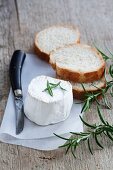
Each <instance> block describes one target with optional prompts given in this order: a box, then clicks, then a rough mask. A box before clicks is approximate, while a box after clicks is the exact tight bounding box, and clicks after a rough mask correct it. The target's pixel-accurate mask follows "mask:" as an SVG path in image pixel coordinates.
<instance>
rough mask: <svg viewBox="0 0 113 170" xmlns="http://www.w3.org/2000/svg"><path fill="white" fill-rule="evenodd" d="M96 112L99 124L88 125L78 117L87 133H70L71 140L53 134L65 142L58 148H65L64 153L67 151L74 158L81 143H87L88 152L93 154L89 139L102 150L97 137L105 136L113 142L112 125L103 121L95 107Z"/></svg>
mask: <svg viewBox="0 0 113 170" xmlns="http://www.w3.org/2000/svg"><path fill="white" fill-rule="evenodd" d="M97 111H98V116H99V119H100V121H101V123H100V124H89V123H87V122H86V121H85V120H84V119H83V118H82V117H81V116H80V119H81V121H82V122H83V124H84V125H86V126H87V127H88V131H87V132H80V133H75V132H70V133H71V134H72V135H73V137H71V138H64V137H62V136H59V135H57V134H54V135H55V136H57V137H59V138H61V139H64V140H65V141H66V143H65V144H64V145H62V146H60V148H66V153H67V152H68V151H69V150H71V152H72V154H73V156H74V157H76V156H75V151H76V148H77V147H78V146H79V145H80V144H81V142H87V144H88V148H89V151H90V153H91V154H93V152H92V149H93V148H92V147H91V145H90V140H91V138H93V139H94V140H95V142H96V144H97V145H98V146H99V147H100V148H101V149H103V146H102V144H101V143H100V142H99V137H101V135H102V134H104V135H106V136H107V137H108V138H109V139H110V140H112V141H113V125H110V124H109V123H108V122H107V121H106V120H104V118H103V116H102V113H101V111H100V108H99V107H97Z"/></svg>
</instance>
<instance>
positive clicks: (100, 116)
mask: <svg viewBox="0 0 113 170" xmlns="http://www.w3.org/2000/svg"><path fill="white" fill-rule="evenodd" d="M97 111H98V115H99V118H100V120H101V122H102V123H103V124H104V125H106V122H105V120H104V119H103V116H102V114H101V112H100V109H99V107H98V106H97Z"/></svg>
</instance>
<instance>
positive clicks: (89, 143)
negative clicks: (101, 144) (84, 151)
mask: <svg viewBox="0 0 113 170" xmlns="http://www.w3.org/2000/svg"><path fill="white" fill-rule="evenodd" d="M87 143H88V148H89V151H90V153H91V154H92V155H93V152H92V149H91V146H90V142H89V138H88V139H87Z"/></svg>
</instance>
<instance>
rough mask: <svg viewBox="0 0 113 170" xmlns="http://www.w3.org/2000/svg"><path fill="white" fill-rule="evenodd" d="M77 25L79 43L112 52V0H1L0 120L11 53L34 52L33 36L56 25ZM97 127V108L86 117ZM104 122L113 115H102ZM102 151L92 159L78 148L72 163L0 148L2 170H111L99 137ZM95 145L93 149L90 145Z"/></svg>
mask: <svg viewBox="0 0 113 170" xmlns="http://www.w3.org/2000/svg"><path fill="white" fill-rule="evenodd" d="M62 23H64V24H67V23H68V24H75V25H77V26H78V27H79V29H80V32H81V42H82V43H88V44H93V43H94V42H95V43H96V44H97V45H98V46H99V47H101V48H103V49H104V50H105V46H104V45H105V44H106V45H107V46H108V47H109V48H110V49H111V50H112V51H113V0H82V1H80V0H18V1H17V0H15V1H14V0H0V113H1V114H0V118H1V120H2V116H3V112H4V109H5V105H6V101H7V97H8V93H9V86H10V85H9V76H8V67H9V61H10V58H11V55H12V53H13V51H14V50H15V49H23V50H24V51H26V52H33V42H34V36H35V33H36V32H38V31H40V30H42V29H44V28H45V27H48V26H50V25H54V24H62ZM85 114H86V118H88V121H90V122H95V121H96V120H97V119H98V117H97V115H96V110H95V105H93V107H92V109H91V110H90V111H89V112H87V113H85ZM105 114H106V115H107V116H106V117H108V119H110V120H113V119H112V111H109V113H108V111H107V110H105ZM103 140H104V143H105V149H103V150H100V149H99V148H95V150H94V155H93V156H92V155H91V154H90V153H89V151H88V148H87V145H85V144H82V145H81V146H80V147H79V148H78V150H77V152H76V155H77V159H76V160H75V159H74V158H73V156H72V155H71V153H70V152H69V153H68V154H67V155H65V154H64V150H61V149H59V150H56V151H48V152H42V151H37V150H33V149H28V148H25V147H21V146H15V145H9V144H4V143H0V170H112V169H113V146H112V144H110V143H109V141H108V140H107V139H105V138H103ZM94 146H95V144H94Z"/></svg>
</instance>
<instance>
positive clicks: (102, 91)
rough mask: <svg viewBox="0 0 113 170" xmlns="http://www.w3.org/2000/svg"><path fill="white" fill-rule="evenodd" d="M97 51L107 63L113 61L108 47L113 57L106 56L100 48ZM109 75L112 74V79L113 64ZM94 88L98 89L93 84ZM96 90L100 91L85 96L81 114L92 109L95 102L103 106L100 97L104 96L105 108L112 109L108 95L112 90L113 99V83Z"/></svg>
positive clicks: (109, 82) (108, 82) (110, 82)
mask: <svg viewBox="0 0 113 170" xmlns="http://www.w3.org/2000/svg"><path fill="white" fill-rule="evenodd" d="M95 47H96V46H95ZM96 49H97V50H98V51H99V52H100V53H101V55H102V56H103V58H104V60H105V61H106V60H108V59H109V60H112V61H113V54H112V53H111V51H110V50H109V49H108V48H107V47H106V49H107V51H108V52H109V53H110V55H111V57H110V56H108V55H106V54H105V53H104V52H102V51H101V50H100V49H99V48H97V47H96ZM109 74H110V76H111V78H113V64H111V65H110V67H109ZM92 86H94V87H96V86H95V85H94V84H92ZM82 87H83V84H82ZM96 88H97V89H98V91H97V92H89V93H88V92H87V93H86V94H85V100H84V105H83V108H82V110H81V113H82V112H85V111H87V110H88V109H89V108H90V107H91V105H92V103H93V102H94V101H95V102H96V103H97V105H101V104H100V102H99V101H98V97H99V96H102V100H103V102H104V106H105V108H108V109H111V104H110V102H109V101H108V100H107V98H106V93H107V92H108V90H110V94H111V96H112V97H113V81H106V87H105V88H102V89H99V88H98V87H96ZM83 89H84V90H85V88H84V87H83Z"/></svg>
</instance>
